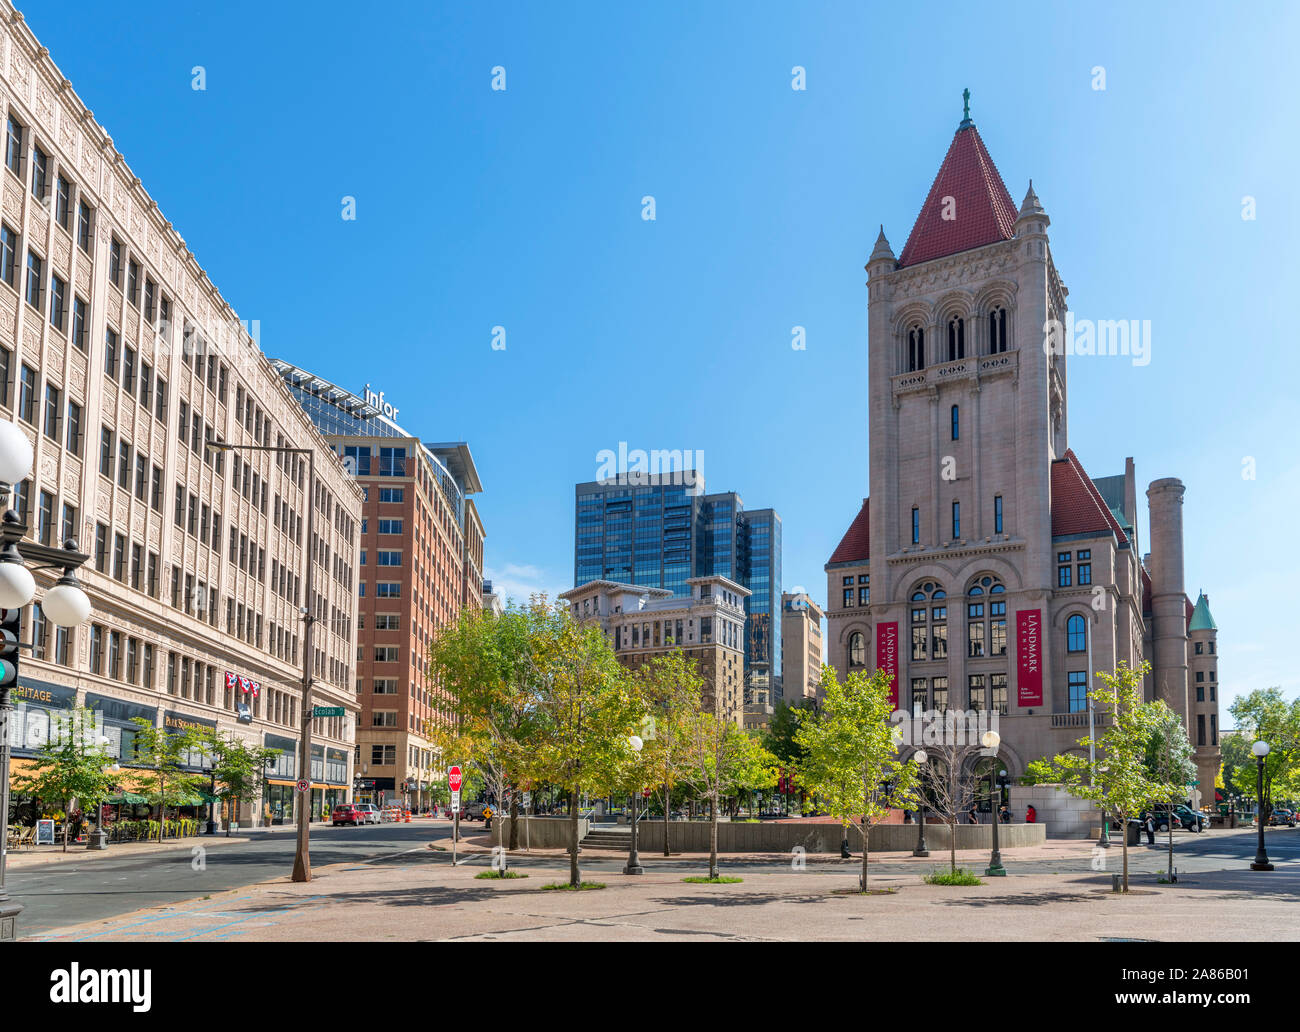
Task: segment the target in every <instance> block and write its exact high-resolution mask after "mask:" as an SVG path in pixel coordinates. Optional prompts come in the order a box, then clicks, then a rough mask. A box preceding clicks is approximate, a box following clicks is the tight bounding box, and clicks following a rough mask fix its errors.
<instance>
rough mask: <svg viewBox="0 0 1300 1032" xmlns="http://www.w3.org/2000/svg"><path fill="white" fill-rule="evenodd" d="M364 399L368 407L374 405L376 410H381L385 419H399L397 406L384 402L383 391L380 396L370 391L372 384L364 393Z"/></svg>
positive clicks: (367, 385)
mask: <svg viewBox="0 0 1300 1032" xmlns="http://www.w3.org/2000/svg"><path fill="white" fill-rule="evenodd" d="M362 397H363V400H364V401H365V403H366V404H367V405H373V406H374V407H375V408H377V409H379V411H380V412H382V413H383V414H384V418H385V419H396V418H397V406H396V405H390V404H389V403H388V402H386V401H385V400H384V392H383V391H380V392H379V393H378V394H376V393H375V392H374V391H372V390H371V389H370V384H366V387H365V390H364V392H363V393H362Z"/></svg>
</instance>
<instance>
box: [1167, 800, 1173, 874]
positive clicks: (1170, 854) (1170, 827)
mask: <svg viewBox="0 0 1300 1032" xmlns="http://www.w3.org/2000/svg"><path fill="white" fill-rule="evenodd" d="M1165 877H1167V878H1168V879H1169V883H1170V884H1171V885H1172V884H1173V881H1174V808H1173V807H1172V806H1171V807H1170V808H1169V870H1168V872H1167V873H1166V875H1165Z"/></svg>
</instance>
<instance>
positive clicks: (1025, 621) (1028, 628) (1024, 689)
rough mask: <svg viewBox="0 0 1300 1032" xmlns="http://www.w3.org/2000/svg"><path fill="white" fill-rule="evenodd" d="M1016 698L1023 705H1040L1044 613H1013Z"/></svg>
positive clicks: (1025, 610) (1032, 610) (1041, 698)
mask: <svg viewBox="0 0 1300 1032" xmlns="http://www.w3.org/2000/svg"><path fill="white" fill-rule="evenodd" d="M1016 698H1017V700H1018V701H1019V703H1020V705H1022V706H1041V705H1042V704H1043V612H1042V610H1041V609H1021V610H1019V611H1018V612H1017V613H1016Z"/></svg>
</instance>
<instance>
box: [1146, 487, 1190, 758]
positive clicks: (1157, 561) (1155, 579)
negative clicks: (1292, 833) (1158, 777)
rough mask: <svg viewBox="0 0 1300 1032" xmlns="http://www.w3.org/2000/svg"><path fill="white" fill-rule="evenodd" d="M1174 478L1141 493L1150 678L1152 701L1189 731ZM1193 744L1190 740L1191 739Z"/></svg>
mask: <svg viewBox="0 0 1300 1032" xmlns="http://www.w3.org/2000/svg"><path fill="white" fill-rule="evenodd" d="M1185 490H1186V489H1185V488H1184V487H1183V482H1182V481H1181V480H1179V479H1177V478H1176V477H1166V478H1165V479H1163V480H1156V481H1154V482H1153V483H1152V484H1151V486H1150V487H1148V488H1147V507H1148V509H1149V511H1150V515H1151V569H1150V571H1149V572H1150V574H1151V642H1152V652H1153V655H1152V657H1151V673H1152V683H1153V684H1154V686H1155V697H1156V698H1157V699H1164V701H1165V702H1166V703H1167V704H1168V705H1169V708H1170V709H1172V710H1173V711H1174V712H1175V713H1177V714H1178V715H1179V716H1180V717H1182V718H1183V723H1184V724H1186V725H1188V728H1189V730H1190V729H1191V723H1192V721H1191V711H1190V709H1189V707H1188V704H1187V594H1186V591H1185V590H1184V588H1183V494H1184V491H1185ZM1193 741H1195V739H1193Z"/></svg>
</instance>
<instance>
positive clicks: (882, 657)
mask: <svg viewBox="0 0 1300 1032" xmlns="http://www.w3.org/2000/svg"><path fill="white" fill-rule="evenodd" d="M876 669H877V670H883V671H884V672H885V673H887V674H888V675H889V678H890V685H889V698H890V701H891V702H892V703H893V705H894V708H895V709H897V708H898V623H897V621H895V622H892V623H882V624H876Z"/></svg>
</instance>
